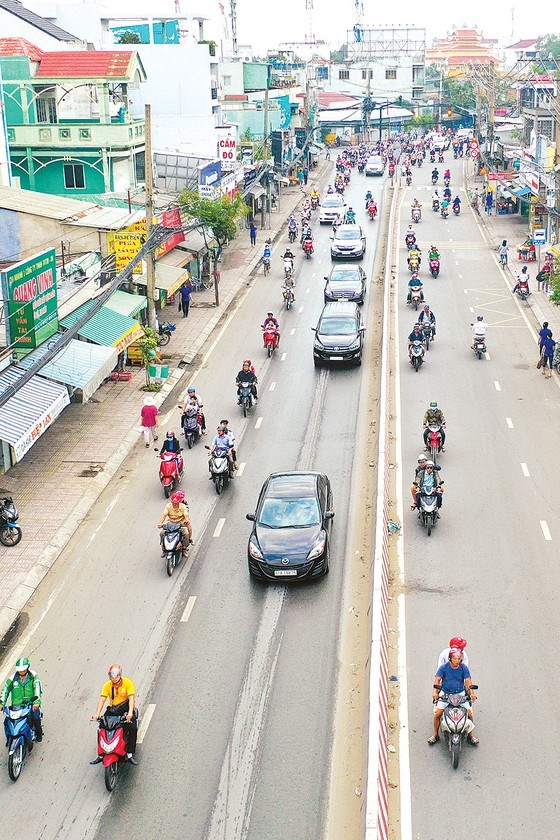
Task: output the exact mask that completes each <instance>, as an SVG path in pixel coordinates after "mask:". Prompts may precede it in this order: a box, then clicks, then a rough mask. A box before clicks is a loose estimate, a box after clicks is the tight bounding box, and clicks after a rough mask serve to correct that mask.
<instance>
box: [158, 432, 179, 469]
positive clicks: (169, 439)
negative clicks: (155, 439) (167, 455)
mask: <svg viewBox="0 0 560 840" xmlns="http://www.w3.org/2000/svg"><path fill="white" fill-rule="evenodd" d="M182 451H183V450H182V447H181V443H180V442H179V441H178V440H177V438H176V437H175V432H167V434H166V435H165V440H164V441H163V446H162V447H161V449H160V452H159V454H160V455H163V453H164V452H172V453H173V454H174V455H175V456H176V457H177V469H178V470H179V472H182V471H183V467H184V463H183V458H182V455H181V452H182Z"/></svg>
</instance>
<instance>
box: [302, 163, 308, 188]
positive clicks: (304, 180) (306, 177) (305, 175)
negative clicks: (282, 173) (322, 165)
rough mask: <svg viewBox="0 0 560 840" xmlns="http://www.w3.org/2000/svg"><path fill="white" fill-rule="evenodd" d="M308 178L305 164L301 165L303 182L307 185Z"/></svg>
mask: <svg viewBox="0 0 560 840" xmlns="http://www.w3.org/2000/svg"><path fill="white" fill-rule="evenodd" d="M308 178H309V169H308V168H307V166H304V167H303V183H304V184H305V186H307V179H308Z"/></svg>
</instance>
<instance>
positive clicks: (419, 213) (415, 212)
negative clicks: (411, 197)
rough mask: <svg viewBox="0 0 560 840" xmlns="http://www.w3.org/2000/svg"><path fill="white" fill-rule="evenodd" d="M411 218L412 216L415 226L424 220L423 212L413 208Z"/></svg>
mask: <svg viewBox="0 0 560 840" xmlns="http://www.w3.org/2000/svg"><path fill="white" fill-rule="evenodd" d="M411 216H412V221H413V222H414V224H415V225H417V224H418V222H419V221H420V219H421V218H422V211H421V210H420V208H419V207H413V208H412V210H411Z"/></svg>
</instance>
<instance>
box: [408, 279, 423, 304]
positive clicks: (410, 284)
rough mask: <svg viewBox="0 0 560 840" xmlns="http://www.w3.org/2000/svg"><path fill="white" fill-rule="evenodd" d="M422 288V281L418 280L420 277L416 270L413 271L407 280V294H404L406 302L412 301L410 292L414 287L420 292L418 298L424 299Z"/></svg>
mask: <svg viewBox="0 0 560 840" xmlns="http://www.w3.org/2000/svg"><path fill="white" fill-rule="evenodd" d="M423 288H424V286H423V284H422V281H421V280H420V278H419V276H418V272H417V271H415V272H413V274H412V276H411V278H410V280H409V281H408V294H407V296H406V302H407V303H410V302H411V301H412V292H413V291H414V290H415V289H418V291H419V292H420V300H421V301H423V300H424V292H423V291H422V289H423Z"/></svg>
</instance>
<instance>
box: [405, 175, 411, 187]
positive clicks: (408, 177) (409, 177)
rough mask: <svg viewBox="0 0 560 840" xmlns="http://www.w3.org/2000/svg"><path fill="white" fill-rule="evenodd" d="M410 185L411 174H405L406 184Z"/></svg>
mask: <svg viewBox="0 0 560 840" xmlns="http://www.w3.org/2000/svg"><path fill="white" fill-rule="evenodd" d="M411 185H412V175H407V176H406V186H407V187H410V186H411Z"/></svg>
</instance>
